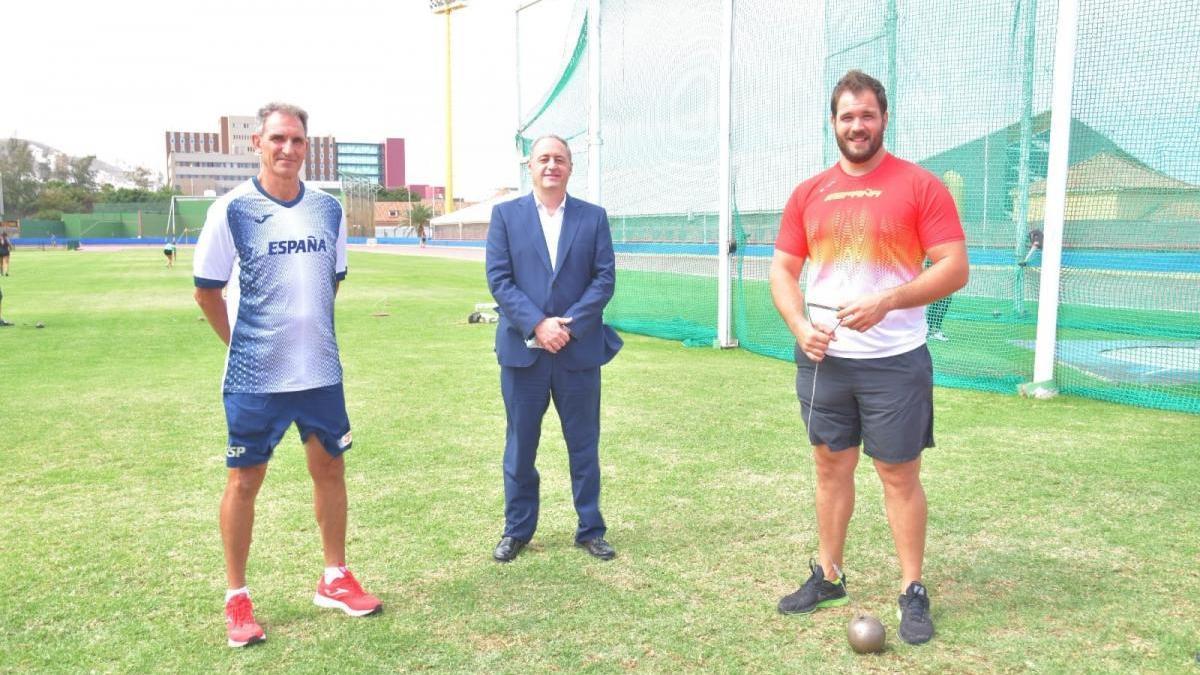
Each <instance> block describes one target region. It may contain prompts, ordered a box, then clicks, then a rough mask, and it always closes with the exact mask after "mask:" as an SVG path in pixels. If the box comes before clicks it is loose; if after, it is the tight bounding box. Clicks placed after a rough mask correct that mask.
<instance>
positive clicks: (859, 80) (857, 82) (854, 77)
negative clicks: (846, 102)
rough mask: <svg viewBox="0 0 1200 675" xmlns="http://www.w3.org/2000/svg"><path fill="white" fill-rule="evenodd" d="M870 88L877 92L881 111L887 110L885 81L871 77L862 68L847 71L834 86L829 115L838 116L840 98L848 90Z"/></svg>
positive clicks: (876, 97)
mask: <svg viewBox="0 0 1200 675" xmlns="http://www.w3.org/2000/svg"><path fill="white" fill-rule="evenodd" d="M867 89H870V90H871V91H872V92H874V94H875V99H876V100H877V101H879V112H880V113H886V112H887V91H886V90H885V89H884V88H883V83H881V82H880V81H879V80H877V79H875V78H873V77H871V76H870V75H868V74H866V73H864V72H863V71H861V70H858V69H857V68H855V69H854V70H849V71H846V74H845V75H843V76H842V79H840V80H838V83H837V86H835V87H834V88H833V97H832V98H830V99H829V115H830V116H831V117H837V106H838V99H839V98H841V97H842V94H844V93H846V92H848V91H849V92H853V93H855V94H857V93H859V92H861V91H864V90H867Z"/></svg>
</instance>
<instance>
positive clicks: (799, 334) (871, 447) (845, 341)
mask: <svg viewBox="0 0 1200 675" xmlns="http://www.w3.org/2000/svg"><path fill="white" fill-rule="evenodd" d="M830 109H831V112H832V114H833V117H832V123H833V129H834V134H835V136H836V139H837V144H838V149H839V150H840V151H841V158H840V159H839V160H838V163H837V164H835V165H834V166H833V167H831V168H829V169H828V170H826V171H823V172H822V173H820V174H817V175H816V176H814V177H813V178H810V179H809V180H806V181H804V182H803V183H801V184H800V185H799V186H797V187H796V189H795V191H793V192H792V196H791V198H790V199H789V200H788V202H787V206H786V207H785V208H784V211H783V218H782V221H781V222H780V225H779V236H778V238H777V239H776V241H775V255H774V259H773V260H772V262H771V273H770V279H771V295H772V297H773V298H774V301H775V307H776V308H777V309H778V310H779V313H780V315H781V316H782V317H783V320H784V321H785V322H786V323H787V325H788V328H790V329H791V331H792V333H793V334H794V335H795V336H796V366H797V374H796V393H797V396H798V397H799V399H800V409H801V413H802V414H803V416H804V419H805V423H806V425H807V427H808V438H809V442H810V443H811V444H812V446H813V460H814V463H815V465H816V477H817V481H816V512H817V537H818V540H819V550H818V561H819V564H813V563H812V562H810V563H809V569H810V571H811V573H812V575H811V577H810V578H809V579H808V581H806V582H805V583H804V585H803V586H801V587H800V589H799V590H797V591H796V592H795V593H792V594H790V595H787V596H785V597H784V598H782V599H781V600H780V601H779V611H781V612H783V613H785V614H802V613H809V612H812V611H815V610H816V609H818V608H821V607H831V606H837V605H844V604H846V603H847V602H848V601H849V599H848V598H847V596H846V589H845V583H846V579H845V575H843V574H842V564H843V561H842V555H843V550H844V548H845V541H846V530H847V528H848V526H849V524H850V516H851V515H852V513H853V512H854V470H855V467H856V466H857V465H858V457H859V447H860V446H862V448H863V452H865V453H866V454H867V456H869V457H871V458H872V460H873V461H874V464H875V471H876V472H877V473H878V474H879V478H880V480H881V481H882V483H883V494H884V503H885V505H886V507H887V516H888V523H889V524H890V525H891V529H892V538H893V540H894V541H895V545H896V554H897V556H898V558H899V560H900V578H901V583H900V592H901V595H900V600H899V604H900V631H899V633H900V637H901V639H903V640H904V641H905V642H908V643H910V644H921V643H924V642H928V641H929V639H930V638H932V637H933V622H932V620H931V618H930V614H929V596H928V593H927V592H926V589H925V586H924V585H923V584H922V583H921V565H922V563H923V561H924V557H925V524H926V520H927V512H926V502H925V491H924V489H923V488H922V487H921V478H920V470H921V453H922V451H923V450H924V449H925V448H929V447H933V444H934V443H933V366H932V362H931V361H930V357H929V350H928V349H927V348H926V346H925V338H926V327H925V316H924V315H925V305H927V304H929V303H930V302H933V301H935V300H938V299H939V298H943V297H946V296H948V295H950V294H951V293H953V292H954V291H957V290H958V289H960V288H962V287H963V286H964V285H966V283H967V272H968V265H967V248H966V241H965V237H964V235H963V230H962V225H961V224H960V222H959V219H958V213H957V211H956V209H955V207H954V201H953V199H952V198H951V196H950V193H949V192H948V191H947V190H946V188H945V187H944V186H943V185H942V184H941V182H939V181H938V180H937V178H936V177H934V176H933V175H932V174H930V173H929V172H927V171H925V170H924V169H922V168H920V167H919V166H917V165H915V164H912V163H910V162H906V161H904V160H902V159H899V158H898V157H895V156H893V155H891V154H889V153H888V152H887V150H885V149H884V147H883V132H884V130H885V129H886V128H887V122H888V112H887V95H886V93H885V91H884V88H883V85H882V84H880V83H879V81H878V80H876V79H875V78H873V77H871V76H869V75H867V74H865V73H863V72H861V71H858V70H852V71H850V72H848V73H846V75H845V76H843V77H842V79H841V80H840V81H839V82H838V84H837V86H836V87H834V90H833V96H832V99H831V101H830ZM926 258H928V259H929V260H930V261H931V263H932V264H931V265H929V267H928V269H923V263H924V261H925V260H926ZM806 266H807V274H806V279H805V284H804V288H803V290H802V289H801V285H800V275H801V272H802V271H804V269H805V267H806ZM818 375H819V379H818Z"/></svg>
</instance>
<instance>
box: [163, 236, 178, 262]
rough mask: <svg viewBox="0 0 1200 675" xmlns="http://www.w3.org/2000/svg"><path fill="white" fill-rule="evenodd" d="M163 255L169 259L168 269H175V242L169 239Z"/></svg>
mask: <svg viewBox="0 0 1200 675" xmlns="http://www.w3.org/2000/svg"><path fill="white" fill-rule="evenodd" d="M163 255H165V256H166V257H167V269H172V268H173V267H175V241H174V240H173V239H168V240H167V243H166V244H165V245H164V246H163Z"/></svg>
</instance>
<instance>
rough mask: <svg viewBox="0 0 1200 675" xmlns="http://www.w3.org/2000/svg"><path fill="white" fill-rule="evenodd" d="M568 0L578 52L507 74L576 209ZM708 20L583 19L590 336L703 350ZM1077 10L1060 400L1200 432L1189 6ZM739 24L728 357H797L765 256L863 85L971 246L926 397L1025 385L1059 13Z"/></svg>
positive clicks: (708, 268)
mask: <svg viewBox="0 0 1200 675" xmlns="http://www.w3.org/2000/svg"><path fill="white" fill-rule="evenodd" d="M553 2H554V0H544V1H543V3H540V4H542V5H550V4H553ZM563 3H565V4H570V5H572V6H573V7H572V10H571V11H570V12H568V14H569V15H570V17H571V21H570V25H568V26H566V27H565V29H564V30H562V32H561V34H562V35H566V36H568V37H569V38H570V39H571V40H573V42H571V43H570V44H569V45H567V47H566V48H564V50H563V61H562V63H563V64H564V66H563V68H562V69H561V71H560V72H559V73H558V74H557V77H555V78H550V79H549V80H548V81H547V80H546V79H545V78H542V79H541V80H538V79H536V78H532V77H526V70H527V68H526V67H524V66H522V67H521V68H520V72H519V81H520V85H521V88H522V98H523V100H528V101H536V104H534V105H531V106H529V107H528V109H527V110H526V111H525V112H526V114H525V117H524V118H523V120H522V124H521V126H520V131H519V134H518V141H519V142H520V143H525V144H527V143H528V142H529V141H530V140H532V139H533V138H536V137H537V136H538V135H541V134H543V133H556V134H559V135H561V136H564V137H566V138H568V139H571V145H572V149H573V152H574V153H575V164H576V166H575V175H574V177H573V178H572V192H574V193H576V194H581V195H582V194H586V186H587V174H588V172H589V170H591V167H590V166H589V161H588V157H587V156H586V151H587V141H588V129H587V125H588V110H589V108H588V106H589V97H588V91H587V87H588V84H587V80H588V77H587V68H588V58H587V50H588V48H589V47H593V45H588V44H587V37H586V36H587V33H586V24H587V21H588V20H589V17H587V16H586V6H587V4H588V3H586V2H584V0H560V4H563ZM721 6H722V3H721V1H720V0H660V1H658V2H654V3H645V2H637V1H635V0H603V1H602V2H601V3H600V7H601V9H600V17H599V25H600V40H599V43H600V50H601V51H600V63H601V73H600V77H599V82H600V92H601V93H600V111H599V112H600V130H601V138H602V139H603V144H602V145H601V146H600V147H601V149H602V154H601V160H602V161H601V162H600V164H601V167H600V185H601V193H602V202H603V205H604V206H605V207H606V208H607V209H608V211H609V214H610V219H611V221H612V226H613V235H614V239H615V241H616V244H617V250H618V265H619V276H618V284H617V295H616V297H615V298H614V300H613V302H612V304H611V305H610V308H609V311H608V313H607V316H608V320H609V321H610V322H612V323H613V324H615V325H616V326H617V327H619V328H622V329H625V330H630V331H636V332H641V333H646V334H649V335H656V336H661V337H667V338H672V339H680V340H684V341H686V342H688V343H691V344H711V343H712V340H713V338H714V337H715V336H716V324H717V290H718V288H717V284H718V279H717V269H718V263H717V261H718V257H717V255H718V252H717V246H716V242H717V239H718V236H719V232H718V222H717V216H716V214H717V212H718V210H719V209H718V206H719V205H718V203H717V193H718V185H717V176H718V162H719V148H720V138H719V135H720V134H719V122H718V107H719V105H720V98H719V90H720V82H719V73H720V71H721V58H722V57H721V53H722V50H721V44H722V40H723V39H725V38H724V33H723V22H722V17H721ZM1078 7H1079V18H1078V29H1077V33H1076V36H1077V37H1076V40H1077V42H1076V57H1075V72H1074V81H1073V83H1072V86H1073V92H1074V95H1073V102H1072V106H1071V110H1070V112H1069V113H1068V112H1067V111H1056V113H1055V114H1069V115H1070V125H1069V128H1070V140H1071V143H1070V153H1069V158H1068V164H1069V169H1068V175H1067V188H1066V223H1065V229H1064V232H1063V239H1064V250H1063V262H1062V274H1061V279H1060V285H1059V296H1060V306H1059V308H1058V314H1057V317H1058V318H1057V346H1056V351H1055V353H1056V358H1055V378H1056V380H1057V384H1058V386H1059V388H1060V389H1061V390H1062V391H1064V392H1065V393H1072V394H1078V395H1083V396H1089V397H1094V398H1099V399H1104V400H1110V401H1116V402H1122V403H1128V404H1134V405H1141V406H1148V407H1155V408H1163V409H1169V410H1179V411H1186V412H1192V413H1200V143H1197V142H1196V141H1195V139H1196V138H1198V137H1200V107H1198V105H1197V101H1196V96H1195V92H1196V91H1198V90H1200V7H1198V6H1197V4H1196V2H1195V0H1143V2H1138V3H1129V2H1124V1H1123V0H1079V3H1078ZM733 10H734V16H733V36H732V44H733V51H732V60H731V64H730V67H731V73H732V78H731V79H732V85H731V91H730V103H729V109H730V115H731V125H732V126H731V134H730V136H731V147H730V153H731V161H732V185H731V186H730V187H731V193H732V199H731V204H730V207H731V209H732V211H733V214H734V217H733V223H732V228H733V231H732V233H731V234H732V237H733V239H734V240H735V241H736V243H737V252H736V254H735V256H734V259H733V268H734V276H733V280H732V297H733V311H732V320H733V326H734V331H735V334H736V335H735V336H736V338H737V340H738V341H739V344H740V346H742V347H744V348H748V349H751V350H754V351H757V352H760V353H764V354H769V355H772V356H776V357H779V358H784V359H790V358H791V354H792V349H791V345H792V338H791V335H790V334H789V333H788V331H787V329H786V328H785V327H784V326H783V324H782V322H781V321H780V320H779V318H778V315H777V314H776V312H775V309H774V306H773V304H772V302H771V298H770V292H769V289H768V286H767V282H766V276H767V269H768V266H769V263H770V256H771V249H772V244H773V242H774V238H775V234H776V230H777V227H778V221H779V216H780V213H781V211H782V207H783V204H784V202H785V201H786V199H787V197H788V195H789V194H790V192H791V190H792V188H793V187H794V186H795V185H796V184H797V183H798V182H800V181H801V180H803V179H805V178H807V177H808V176H811V175H813V174H814V173H816V172H818V171H820V170H822V169H823V168H825V167H827V166H829V165H831V164H832V163H833V162H834V161H835V160H836V152H837V151H836V146H835V145H834V143H833V139H832V135H831V133H830V129H829V124H828V117H829V109H828V105H829V92H830V91H831V89H832V87H833V84H834V83H835V82H836V80H837V79H838V78H839V77H840V76H841V75H842V74H843V73H844V72H845V71H846V70H848V69H851V68H860V69H862V70H865V71H867V72H868V73H871V74H872V75H874V76H876V77H877V78H879V79H880V80H881V81H883V82H884V83H885V85H887V87H888V98H889V103H890V115H891V120H890V126H889V130H888V135H887V144H888V147H889V149H890V150H891V151H892V152H894V153H895V154H897V155H899V156H901V157H904V158H906V159H909V160H912V161H915V162H918V163H920V164H921V165H922V166H924V167H925V168H926V169H928V170H929V171H931V172H932V173H933V174H935V175H936V176H937V177H938V178H940V179H941V180H942V181H943V182H944V183H945V184H946V186H947V187H948V188H949V190H950V192H951V194H952V195H953V196H954V198H955V201H956V203H957V205H958V208H959V211H960V214H961V218H962V221H963V224H964V227H965V229H966V232H967V239H968V246H969V250H970V254H971V262H972V264H971V280H970V283H969V284H968V286H967V287H966V288H964V289H963V290H962V291H960V292H958V293H956V294H955V295H954V296H953V298H952V299H951V300H950V302H949V304H948V305H946V304H945V303H943V304H941V305H938V306H937V307H934V308H931V311H930V312H928V314H929V316H930V318H931V320H932V319H933V318H934V316H935V315H938V316H944V318H943V320H942V323H941V325H940V330H941V332H942V333H943V334H944V336H945V337H946V338H948V339H947V340H945V341H941V340H931V341H930V349H931V351H932V352H933V355H934V363H935V369H936V380H937V382H938V383H939V384H943V385H950V386H961V387H970V388H974V389H982V390H989V391H999V392H1013V391H1015V390H1016V389H1017V387H1018V385H1019V384H1021V383H1023V382H1028V381H1030V380H1031V379H1032V376H1033V357H1034V338H1035V334H1036V330H1037V325H1036V324H1037V314H1038V297H1039V292H1040V279H1041V275H1042V265H1041V252H1040V251H1039V250H1037V249H1036V248H1035V247H1032V246H1031V243H1032V242H1033V241H1035V240H1036V238H1037V233H1039V232H1040V231H1041V230H1042V228H1043V223H1042V218H1043V210H1044V205H1045V200H1046V174H1047V161H1048V156H1049V135H1050V121H1051V110H1050V97H1051V90H1052V86H1053V83H1052V78H1053V56H1054V48H1055V46H1054V40H1055V29H1056V25H1055V24H1056V19H1057V13H1058V6H1057V2H1054V1H1052V0H1040V1H1035V0H998V1H995V2H986V3H962V2H955V1H953V0H841V1H839V2H836V3H835V2H824V3H783V2H777V1H776V0H734V3H733ZM523 20H529V19H527V18H522V14H518V21H523ZM522 35H524V34H523V33H522ZM522 149H525V150H527V147H526V146H524V145H523V146H522ZM1031 233H1033V236H1032V238H1031ZM1031 248H1032V252H1031Z"/></svg>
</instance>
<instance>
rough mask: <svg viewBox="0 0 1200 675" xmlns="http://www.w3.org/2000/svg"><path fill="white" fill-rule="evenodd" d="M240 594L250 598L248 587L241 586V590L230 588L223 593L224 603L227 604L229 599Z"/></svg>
mask: <svg viewBox="0 0 1200 675" xmlns="http://www.w3.org/2000/svg"><path fill="white" fill-rule="evenodd" d="M242 593H245V594H246V597H247V598H248V597H250V588H249V587H248V586H242V587H241V588H231V589H229V590H227V591H225V602H229V599H230V598H232V597H233V596H235V595H241V594H242Z"/></svg>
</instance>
